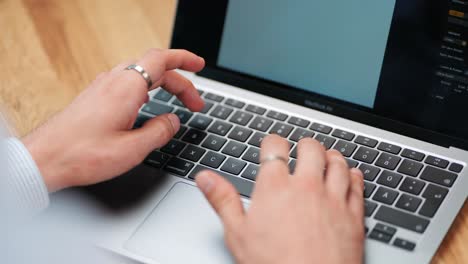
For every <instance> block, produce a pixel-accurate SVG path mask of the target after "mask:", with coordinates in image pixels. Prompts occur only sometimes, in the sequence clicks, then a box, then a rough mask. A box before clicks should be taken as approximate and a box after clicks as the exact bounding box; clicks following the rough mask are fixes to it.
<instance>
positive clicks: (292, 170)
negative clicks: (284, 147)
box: [288, 159, 296, 174]
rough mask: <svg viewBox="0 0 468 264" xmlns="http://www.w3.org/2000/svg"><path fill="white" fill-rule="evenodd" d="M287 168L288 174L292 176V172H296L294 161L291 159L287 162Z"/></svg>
mask: <svg viewBox="0 0 468 264" xmlns="http://www.w3.org/2000/svg"><path fill="white" fill-rule="evenodd" d="M288 167H289V173H290V174H293V173H294V171H295V170H296V160H295V159H292V160H291V161H290V162H289V164H288Z"/></svg>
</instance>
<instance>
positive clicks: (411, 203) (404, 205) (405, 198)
mask: <svg viewBox="0 0 468 264" xmlns="http://www.w3.org/2000/svg"><path fill="white" fill-rule="evenodd" d="M421 202H422V200H421V199H419V198H417V197H414V196H411V195H408V194H402V195H401V196H400V199H398V202H397V203H396V207H398V208H401V209H404V210H407V211H410V212H416V210H417V209H418V207H419V205H420V204H421Z"/></svg>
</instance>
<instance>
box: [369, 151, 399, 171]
mask: <svg viewBox="0 0 468 264" xmlns="http://www.w3.org/2000/svg"><path fill="white" fill-rule="evenodd" d="M400 160H401V158H400V157H398V156H395V155H391V154H387V153H382V154H381V155H380V157H379V158H378V159H377V161H376V162H375V165H377V166H379V167H382V168H385V169H388V170H394V169H395V168H396V167H397V166H398V163H400Z"/></svg>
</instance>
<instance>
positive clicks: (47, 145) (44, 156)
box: [21, 133, 69, 192]
mask: <svg viewBox="0 0 468 264" xmlns="http://www.w3.org/2000/svg"><path fill="white" fill-rule="evenodd" d="M21 141H22V142H23V144H24V146H25V147H26V149H27V150H28V151H29V153H30V154H31V157H32V158H33V160H34V162H35V163H36V166H37V167H38V169H39V171H40V173H41V175H42V179H43V180H44V183H45V185H46V187H47V190H48V192H56V191H59V190H61V189H64V188H66V187H69V184H68V182H67V178H66V172H65V171H64V169H65V168H66V166H61V165H60V164H61V162H60V160H61V158H60V157H61V155H63V152H61V151H60V150H59V149H58V148H57V147H56V144H54V143H53V142H48V140H41V139H38V138H37V136H36V135H35V134H34V133H33V134H30V135H28V136H26V137H25V138H23V139H22V140H21Z"/></svg>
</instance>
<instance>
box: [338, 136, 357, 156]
mask: <svg viewBox="0 0 468 264" xmlns="http://www.w3.org/2000/svg"><path fill="white" fill-rule="evenodd" d="M356 148H357V145H356V144H353V143H350V142H346V141H343V140H339V141H338V143H336V145H335V147H334V149H336V150H338V151H339V152H340V153H341V155H343V156H345V157H351V155H353V153H354V151H355V150H356Z"/></svg>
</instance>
